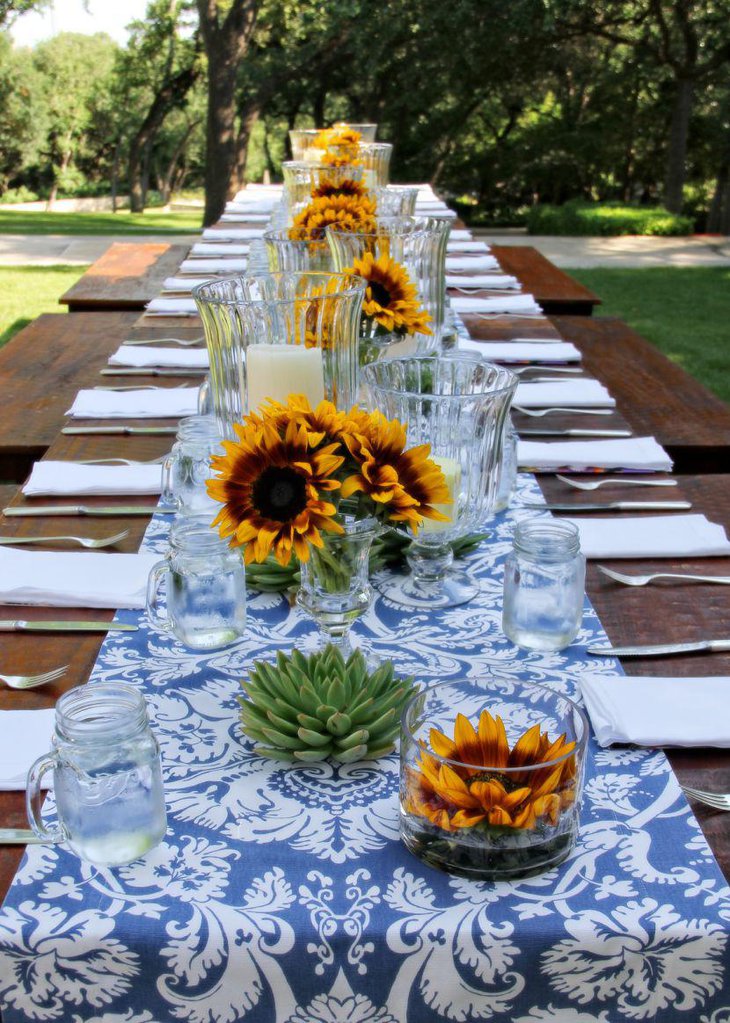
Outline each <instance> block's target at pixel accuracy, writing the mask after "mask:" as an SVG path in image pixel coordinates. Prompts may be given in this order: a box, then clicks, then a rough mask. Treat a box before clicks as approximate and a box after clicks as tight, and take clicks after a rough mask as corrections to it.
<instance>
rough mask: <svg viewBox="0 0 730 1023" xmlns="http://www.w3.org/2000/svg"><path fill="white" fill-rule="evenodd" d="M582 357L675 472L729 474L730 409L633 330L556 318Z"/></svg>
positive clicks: (601, 321) (606, 321)
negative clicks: (660, 448)
mask: <svg viewBox="0 0 730 1023" xmlns="http://www.w3.org/2000/svg"><path fill="white" fill-rule="evenodd" d="M553 323H554V324H555V326H556V327H557V329H558V331H559V332H560V334H561V336H562V337H563V338H564V339H565V340H566V341H571V342H572V343H573V344H574V345H575V346H576V347H577V348H578V349H580V351H581V352H582V354H583V365H584V366H585V368H586V370H588V371H589V372H590V373H592V374H593V375H594V376H595V377H597V378H598V379H599V380H600V381H601V383H602V384H605V386H606V387H607V388H608V390H609V391H610V392H611V394H612V395H613V396H614V397H615V398H616V401H617V403H618V408H619V411H620V412H622V414H623V415H624V416H625V417H626V419H627V420H628V422H629V423H630V424H631V426H632V428H633V430H634V431H635V433H636V434H637V435H647V436H649V435H651V436H654V437H656V439H657V440H658V442H659V443H660V444H661V445H662V446H663V447H664V448H666V450H667V451H668V452H669V454H670V455H671V457H672V459H673V460H674V467H675V472H680V473H690V474H698V473H714V472H728V471H730V405H726V404H725V402H723V401H722V400H721V399H720V398H718V397H716V396H715V395H714V394H712V393H711V392H710V391H708V390H707V388H706V387H704V386H703V384H701V383H700V382H699V381H698V380H695V379H694V377H691V376H690V375H689V373H687V372H686V371H685V370H683V369H682V367H681V366H678V365H677V364H676V363H674V362H671V361H670V360H669V359H667V357H666V356H665V355H662V353H661V352H660V351H659V350H658V349H657V348H655V347H654V346H653V345H652V344H650V343H649V342H648V341H647V340H645V339H644V338H643V337H641V336H640V335H639V334H637V333H636V331H634V330H632V329H631V328H630V327H628V326H627V325H626V324H625V323H624V322H623V321H622V320H619V319H617V318H615V317H612V316H610V317H609V316H607V317H603V316H600V317H598V316H597V317H592V318H588V317H573V316H563V317H559V318H555V319H553Z"/></svg>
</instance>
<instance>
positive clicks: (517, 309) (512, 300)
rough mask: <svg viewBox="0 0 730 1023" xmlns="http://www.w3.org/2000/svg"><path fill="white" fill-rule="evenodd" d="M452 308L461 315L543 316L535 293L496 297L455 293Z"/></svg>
mask: <svg viewBox="0 0 730 1023" xmlns="http://www.w3.org/2000/svg"><path fill="white" fill-rule="evenodd" d="M451 308H452V309H453V310H454V312H455V313H459V315H460V316H484V315H486V316H502V315H504V316H542V309H541V308H540V306H539V305H538V304H537V302H536V301H535V298H534V296H533V295H499V296H498V297H495V298H469V297H462V296H461V295H455V296H453V297H452V299H451Z"/></svg>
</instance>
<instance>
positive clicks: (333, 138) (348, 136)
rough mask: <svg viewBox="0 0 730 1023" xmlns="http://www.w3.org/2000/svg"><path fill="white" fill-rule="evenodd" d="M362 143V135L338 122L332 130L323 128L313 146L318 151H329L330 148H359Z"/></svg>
mask: <svg viewBox="0 0 730 1023" xmlns="http://www.w3.org/2000/svg"><path fill="white" fill-rule="evenodd" d="M361 141H362V134H361V133H360V132H359V131H357V130H356V129H355V128H351V127H350V126H349V125H347V124H345V123H344V122H338V123H337V124H334V125H332V127H331V128H323V129H322V131H321V132H320V133H319V135H317V137H316V138H315V140H314V142H313V145H315V146H316V147H317V148H318V149H329V148H330V146H357V144H358V143H359V142H361Z"/></svg>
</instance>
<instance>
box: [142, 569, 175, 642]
mask: <svg viewBox="0 0 730 1023" xmlns="http://www.w3.org/2000/svg"><path fill="white" fill-rule="evenodd" d="M169 571H170V565H169V562H167V561H158V562H157V564H156V565H153V566H152V568H151V569H150V574H149V578H148V580H147V615H148V617H149V620H150V623H151V624H152V628H153V629H155V630H156V631H157V632H170V631H171V626H170V619H169V618H168V616H167V615H166V614H165V615H163V614H162V612H161V611H160V604H159V596H160V586H161V584H162V580H163V577H164V576H166V575H167V573H168V572H169Z"/></svg>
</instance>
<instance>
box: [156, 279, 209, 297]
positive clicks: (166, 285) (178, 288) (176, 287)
mask: <svg viewBox="0 0 730 1023" xmlns="http://www.w3.org/2000/svg"><path fill="white" fill-rule="evenodd" d="M209 280H210V277H166V278H165V280H164V282H163V284H162V291H163V293H164V292H166V291H173V292H175V294H181V295H189V294H190V293H191V292H192V290H193V288H194V287H196V285H198V284H205V282H206V281H209Z"/></svg>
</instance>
